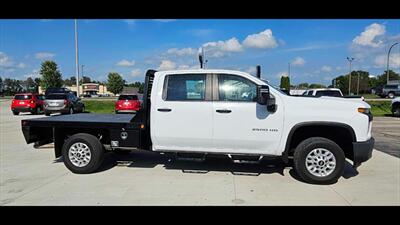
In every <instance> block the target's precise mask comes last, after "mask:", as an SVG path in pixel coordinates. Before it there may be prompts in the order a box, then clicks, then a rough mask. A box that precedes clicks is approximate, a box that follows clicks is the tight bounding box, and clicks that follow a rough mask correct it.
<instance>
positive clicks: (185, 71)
mask: <svg viewBox="0 0 400 225" xmlns="http://www.w3.org/2000/svg"><path fill="white" fill-rule="evenodd" d="M157 72H160V73H161V72H162V73H177V74H181V73H235V74H246V75H250V74H249V73H246V72H242V71H239V70H226V69H188V70H162V71H157Z"/></svg>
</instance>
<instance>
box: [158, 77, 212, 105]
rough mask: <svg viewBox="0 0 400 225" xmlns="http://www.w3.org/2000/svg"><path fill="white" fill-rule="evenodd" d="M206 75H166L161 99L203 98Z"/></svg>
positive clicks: (189, 99)
mask: <svg viewBox="0 0 400 225" xmlns="http://www.w3.org/2000/svg"><path fill="white" fill-rule="evenodd" d="M205 93H206V75H205V74H182V75H167V76H166V77H165V83H164V93H163V99H164V100H167V101H201V100H205Z"/></svg>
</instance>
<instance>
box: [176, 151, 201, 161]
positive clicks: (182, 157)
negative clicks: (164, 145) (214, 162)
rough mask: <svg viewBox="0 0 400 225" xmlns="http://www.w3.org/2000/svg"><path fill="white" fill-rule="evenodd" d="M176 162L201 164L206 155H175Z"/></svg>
mask: <svg viewBox="0 0 400 225" xmlns="http://www.w3.org/2000/svg"><path fill="white" fill-rule="evenodd" d="M175 159H176V160H180V161H195V162H203V161H205V160H206V154H201V153H176V155H175Z"/></svg>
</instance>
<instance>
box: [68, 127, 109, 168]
mask: <svg viewBox="0 0 400 225" xmlns="http://www.w3.org/2000/svg"><path fill="white" fill-rule="evenodd" d="M62 155H63V158H64V164H65V166H66V167H67V168H68V169H69V170H71V171H72V172H73V173H78V174H87V173H92V172H94V171H96V170H97V169H98V168H99V167H100V165H101V164H102V162H103V159H104V148H103V145H102V144H101V143H100V141H99V139H97V138H96V137H95V136H93V135H91V134H85V133H79V134H74V135H72V136H71V137H70V138H68V140H67V141H65V143H64V145H63V148H62Z"/></svg>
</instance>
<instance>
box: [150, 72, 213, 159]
mask: <svg viewBox="0 0 400 225" xmlns="http://www.w3.org/2000/svg"><path fill="white" fill-rule="evenodd" d="M157 79H158V80H157V91H155V90H154V92H152V93H154V95H155V96H152V97H151V99H152V105H151V115H152V116H151V124H152V125H151V126H152V129H151V137H152V142H153V150H156V151H167V150H178V151H179V150H181V151H207V150H209V148H210V147H212V128H213V112H212V110H213V105H212V102H211V76H210V75H207V74H205V73H196V74H168V75H164V76H162V75H161V76H159V77H158V78H157ZM153 88H154V87H153Z"/></svg>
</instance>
